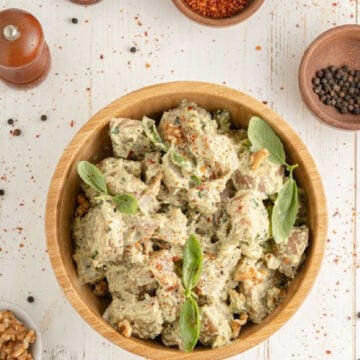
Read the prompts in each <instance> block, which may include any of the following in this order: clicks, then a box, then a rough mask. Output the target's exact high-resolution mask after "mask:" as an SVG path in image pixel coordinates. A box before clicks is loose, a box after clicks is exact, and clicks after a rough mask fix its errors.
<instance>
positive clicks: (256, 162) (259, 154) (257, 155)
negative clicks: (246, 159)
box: [250, 149, 269, 170]
mask: <svg viewBox="0 0 360 360" xmlns="http://www.w3.org/2000/svg"><path fill="white" fill-rule="evenodd" d="M268 156H269V152H268V151H267V150H266V149H261V150H258V151H256V152H254V153H252V154H251V156H250V169H251V170H256V169H257V168H258V167H259V166H260V164H261V162H262V161H263V160H265V159H266V158H267V157H268Z"/></svg>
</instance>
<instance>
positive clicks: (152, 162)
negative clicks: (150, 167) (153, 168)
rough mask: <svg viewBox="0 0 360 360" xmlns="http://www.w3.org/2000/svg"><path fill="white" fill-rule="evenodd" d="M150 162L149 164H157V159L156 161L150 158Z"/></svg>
mask: <svg viewBox="0 0 360 360" xmlns="http://www.w3.org/2000/svg"><path fill="white" fill-rule="evenodd" d="M148 163H149V164H155V163H156V161H154V160H153V159H149V160H148Z"/></svg>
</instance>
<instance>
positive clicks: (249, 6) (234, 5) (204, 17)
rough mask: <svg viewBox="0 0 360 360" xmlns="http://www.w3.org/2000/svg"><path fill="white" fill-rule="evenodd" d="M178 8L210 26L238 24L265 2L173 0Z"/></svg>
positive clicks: (252, 0)
mask: <svg viewBox="0 0 360 360" xmlns="http://www.w3.org/2000/svg"><path fill="white" fill-rule="evenodd" d="M173 2H174V4H175V5H176V7H177V8H178V9H179V10H180V11H181V12H182V13H183V14H184V15H186V16H187V17H189V18H190V19H192V20H194V21H196V22H198V23H200V24H203V25H208V26H218V27H223V26H229V25H235V24H238V23H240V22H242V21H244V20H246V19H247V18H248V17H250V16H251V15H253V14H254V13H255V12H256V11H257V10H258V9H259V8H260V6H261V5H262V4H263V2H264V0H220V1H214V0H201V1H195V0H173Z"/></svg>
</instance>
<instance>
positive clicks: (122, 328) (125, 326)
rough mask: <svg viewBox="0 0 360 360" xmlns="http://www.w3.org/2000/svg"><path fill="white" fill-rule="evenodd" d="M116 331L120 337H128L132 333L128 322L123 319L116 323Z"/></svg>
mask: <svg viewBox="0 0 360 360" xmlns="http://www.w3.org/2000/svg"><path fill="white" fill-rule="evenodd" d="M118 329H119V332H120V334H121V335H123V336H125V337H130V336H131V333H132V327H131V325H130V322H129V320H127V319H124V320H121V321H119V322H118Z"/></svg>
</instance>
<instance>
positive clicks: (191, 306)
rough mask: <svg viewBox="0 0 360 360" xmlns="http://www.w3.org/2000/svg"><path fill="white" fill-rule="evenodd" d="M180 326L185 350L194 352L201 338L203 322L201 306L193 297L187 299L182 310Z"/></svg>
mask: <svg viewBox="0 0 360 360" xmlns="http://www.w3.org/2000/svg"><path fill="white" fill-rule="evenodd" d="M179 326H180V336H181V339H182V341H183V346H184V350H185V351H191V350H193V349H194V347H195V345H196V343H197V342H198V339H199V336H200V328H201V322H200V311H199V306H198V304H197V302H196V300H195V299H194V298H193V297H192V296H190V297H188V298H186V300H185V303H184V305H183V306H182V308H181V312H180V321H179Z"/></svg>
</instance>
